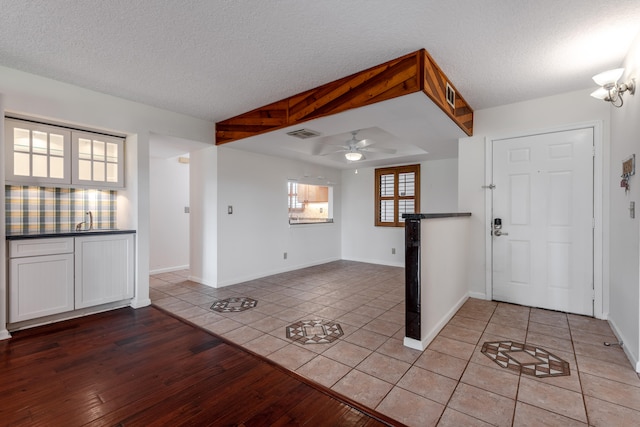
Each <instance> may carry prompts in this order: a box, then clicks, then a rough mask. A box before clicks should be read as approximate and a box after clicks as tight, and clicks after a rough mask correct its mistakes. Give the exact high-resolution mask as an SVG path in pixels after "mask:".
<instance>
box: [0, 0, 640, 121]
mask: <svg viewBox="0 0 640 427" xmlns="http://www.w3.org/2000/svg"><path fill="white" fill-rule="evenodd" d="M638 31H640V2H639V1H638V0H608V1H607V0H536V1H514V0H485V1H478V0H449V1H441V0H432V1H426V0H405V1H388V0H350V1H344V0H323V1H317V0H279V1H276V0H271V1H267V0H238V1H221V0H218V1H205V0H201V1H195V0H194V1H157V0H135V1H131V0H108V1H104V0H82V1H77V0H76V1H71V0H68V1H64V0H32V1H16V0H0V65H4V66H7V67H11V68H15V69H18V70H23V71H27V72H30V73H34V74H38V75H42V76H46V77H50V78H53V79H56V80H60V81H63V82H68V83H72V84H75V85H78V86H82V87H85V88H89V89H93V90H96V91H99V92H104V93H108V94H112V95H115V96H119V97H122V98H126V99H130V100H134V101H139V102H142V103H145V104H149V105H153V106H157V107H161V108H165V109H167V110H172V111H176V112H180V113H184V114H187V115H190V116H194V117H199V118H203V119H206V120H210V121H219V120H223V119H226V118H229V117H231V116H234V115H237V114H240V113H243V112H245V111H247V110H250V109H253V108H256V107H258V106H261V105H264V104H267V103H270V102H272V101H275V100H278V99H281V98H285V97H287V96H289V95H292V94H295V93H298V92H301V91H303V90H307V89H310V88H313V87H316V86H319V85H321V84H324V83H327V82H329V81H332V80H335V79H337V78H340V77H344V76H346V75H348V74H351V73H354V72H357V71H360V70H363V69H365V68H368V67H371V66H374V65H377V64H380V63H383V62H385V61H388V60H390V59H393V58H396V57H398V56H401V55H403V54H406V53H409V52H412V51H415V50H417V49H420V48H426V49H427V51H429V53H430V54H431V55H432V57H433V58H434V59H435V60H436V62H437V63H438V64H439V65H440V67H441V68H442V70H443V71H444V72H445V73H446V74H447V75H448V76H449V78H450V79H451V80H452V81H453V83H454V84H455V85H456V87H457V88H458V90H459V92H460V93H461V94H462V96H464V97H465V99H466V100H467V101H468V102H469V104H470V105H471V106H472V108H474V109H482V108H487V107H492V106H497V105H503V104H508V103H512V102H517V101H522V100H526V99H532V98H536V97H540V96H545V95H551V94H554V93H558V92H567V91H570V90H575V89H583V88H587V87H590V86H592V85H593V84H592V82H591V79H590V77H591V76H592V75H593V74H596V73H597V72H600V71H603V70H605V69H609V68H613V67H616V66H619V65H620V64H621V62H622V60H623V57H624V55H625V54H626V52H627V50H628V48H629V46H630V43H631V41H632V40H633V38H634V36H635V35H636V34H637V33H638Z"/></svg>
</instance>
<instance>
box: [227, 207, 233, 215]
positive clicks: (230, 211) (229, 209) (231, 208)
mask: <svg viewBox="0 0 640 427" xmlns="http://www.w3.org/2000/svg"><path fill="white" fill-rule="evenodd" d="M227 213H228V214H229V215H231V214H232V213H233V206H231V205H229V206H227Z"/></svg>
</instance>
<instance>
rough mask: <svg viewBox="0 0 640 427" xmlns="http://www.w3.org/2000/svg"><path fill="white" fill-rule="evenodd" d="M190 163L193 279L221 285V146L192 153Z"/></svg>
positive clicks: (190, 257) (190, 258)
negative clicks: (219, 263)
mask: <svg viewBox="0 0 640 427" xmlns="http://www.w3.org/2000/svg"><path fill="white" fill-rule="evenodd" d="M190 159H191V161H190V163H189V184H190V188H189V194H190V204H191V205H190V210H191V213H190V214H189V236H190V239H189V240H190V241H189V252H190V256H189V267H190V270H191V271H190V277H189V279H190V280H193V281H195V282H198V283H202V284H205V285H208V286H214V287H215V286H217V283H218V147H215V146H213V147H208V148H205V149H202V150H198V151H194V152H191V157H190Z"/></svg>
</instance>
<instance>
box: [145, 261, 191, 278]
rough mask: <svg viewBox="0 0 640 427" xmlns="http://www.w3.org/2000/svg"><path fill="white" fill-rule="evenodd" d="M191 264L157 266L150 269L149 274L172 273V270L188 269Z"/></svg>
mask: <svg viewBox="0 0 640 427" xmlns="http://www.w3.org/2000/svg"><path fill="white" fill-rule="evenodd" d="M188 269H189V265H188V264H187V265H177V266H175V267H166V268H156V269H154V270H150V271H149V275H150V276H151V275H154V274H160V273H171V272H172V271H180V270H188Z"/></svg>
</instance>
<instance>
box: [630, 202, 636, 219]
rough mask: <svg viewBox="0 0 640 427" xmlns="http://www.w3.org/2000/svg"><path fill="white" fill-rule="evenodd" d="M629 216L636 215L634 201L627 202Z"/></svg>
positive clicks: (633, 216)
mask: <svg viewBox="0 0 640 427" xmlns="http://www.w3.org/2000/svg"><path fill="white" fill-rule="evenodd" d="M629 216H630V217H631V218H635V217H636V202H629Z"/></svg>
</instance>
